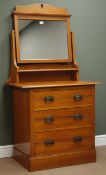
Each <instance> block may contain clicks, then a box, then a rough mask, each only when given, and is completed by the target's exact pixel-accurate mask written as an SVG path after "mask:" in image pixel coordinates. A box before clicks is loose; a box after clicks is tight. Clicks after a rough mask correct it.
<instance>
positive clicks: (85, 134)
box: [34, 128, 92, 154]
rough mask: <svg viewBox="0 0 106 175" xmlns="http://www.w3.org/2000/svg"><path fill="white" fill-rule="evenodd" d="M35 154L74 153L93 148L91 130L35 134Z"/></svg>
mask: <svg viewBox="0 0 106 175" xmlns="http://www.w3.org/2000/svg"><path fill="white" fill-rule="evenodd" d="M34 143H35V144H34V154H52V153H56V152H57V153H58V152H69V151H70V152H73V151H80V150H84V149H90V148H92V137H91V130H90V128H82V129H77V130H67V131H58V132H56V131H55V132H47V133H44V134H41V133H39V134H35V142H34Z"/></svg>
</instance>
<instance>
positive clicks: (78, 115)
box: [73, 114, 83, 120]
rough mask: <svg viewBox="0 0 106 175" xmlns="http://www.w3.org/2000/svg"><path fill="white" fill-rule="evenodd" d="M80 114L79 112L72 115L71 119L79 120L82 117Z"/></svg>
mask: <svg viewBox="0 0 106 175" xmlns="http://www.w3.org/2000/svg"><path fill="white" fill-rule="evenodd" d="M82 117H83V116H82V115H81V114H75V115H73V119H74V120H81V119H82Z"/></svg>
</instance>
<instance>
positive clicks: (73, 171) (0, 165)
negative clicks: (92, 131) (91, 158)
mask: <svg viewBox="0 0 106 175" xmlns="http://www.w3.org/2000/svg"><path fill="white" fill-rule="evenodd" d="M96 150H97V162H96V163H89V164H82V165H74V166H68V167H63V168H55V169H51V170H44V171H37V172H33V173H30V172H28V171H27V170H26V169H24V168H23V167H22V166H21V165H20V164H19V163H17V162H16V161H14V160H13V159H12V158H5V159H0V175H106V146H102V147H97V148H96Z"/></svg>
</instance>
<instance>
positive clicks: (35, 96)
mask: <svg viewBox="0 0 106 175" xmlns="http://www.w3.org/2000/svg"><path fill="white" fill-rule="evenodd" d="M31 103H32V106H33V109H34V110H39V109H40V110H41V109H42V108H53V107H63V106H71V107H72V106H78V105H93V104H94V92H93V88H92V86H84V87H83V86H82V87H74V88H68V89H67V88H63V89H57V88H56V89H55V88H54V89H53V90H52V89H51V90H50V89H48V90H39V91H34V90H32V91H31Z"/></svg>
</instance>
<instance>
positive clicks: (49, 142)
mask: <svg viewBox="0 0 106 175" xmlns="http://www.w3.org/2000/svg"><path fill="white" fill-rule="evenodd" d="M44 143H45V146H52V145H54V144H55V141H54V140H46V141H45V142H44Z"/></svg>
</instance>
